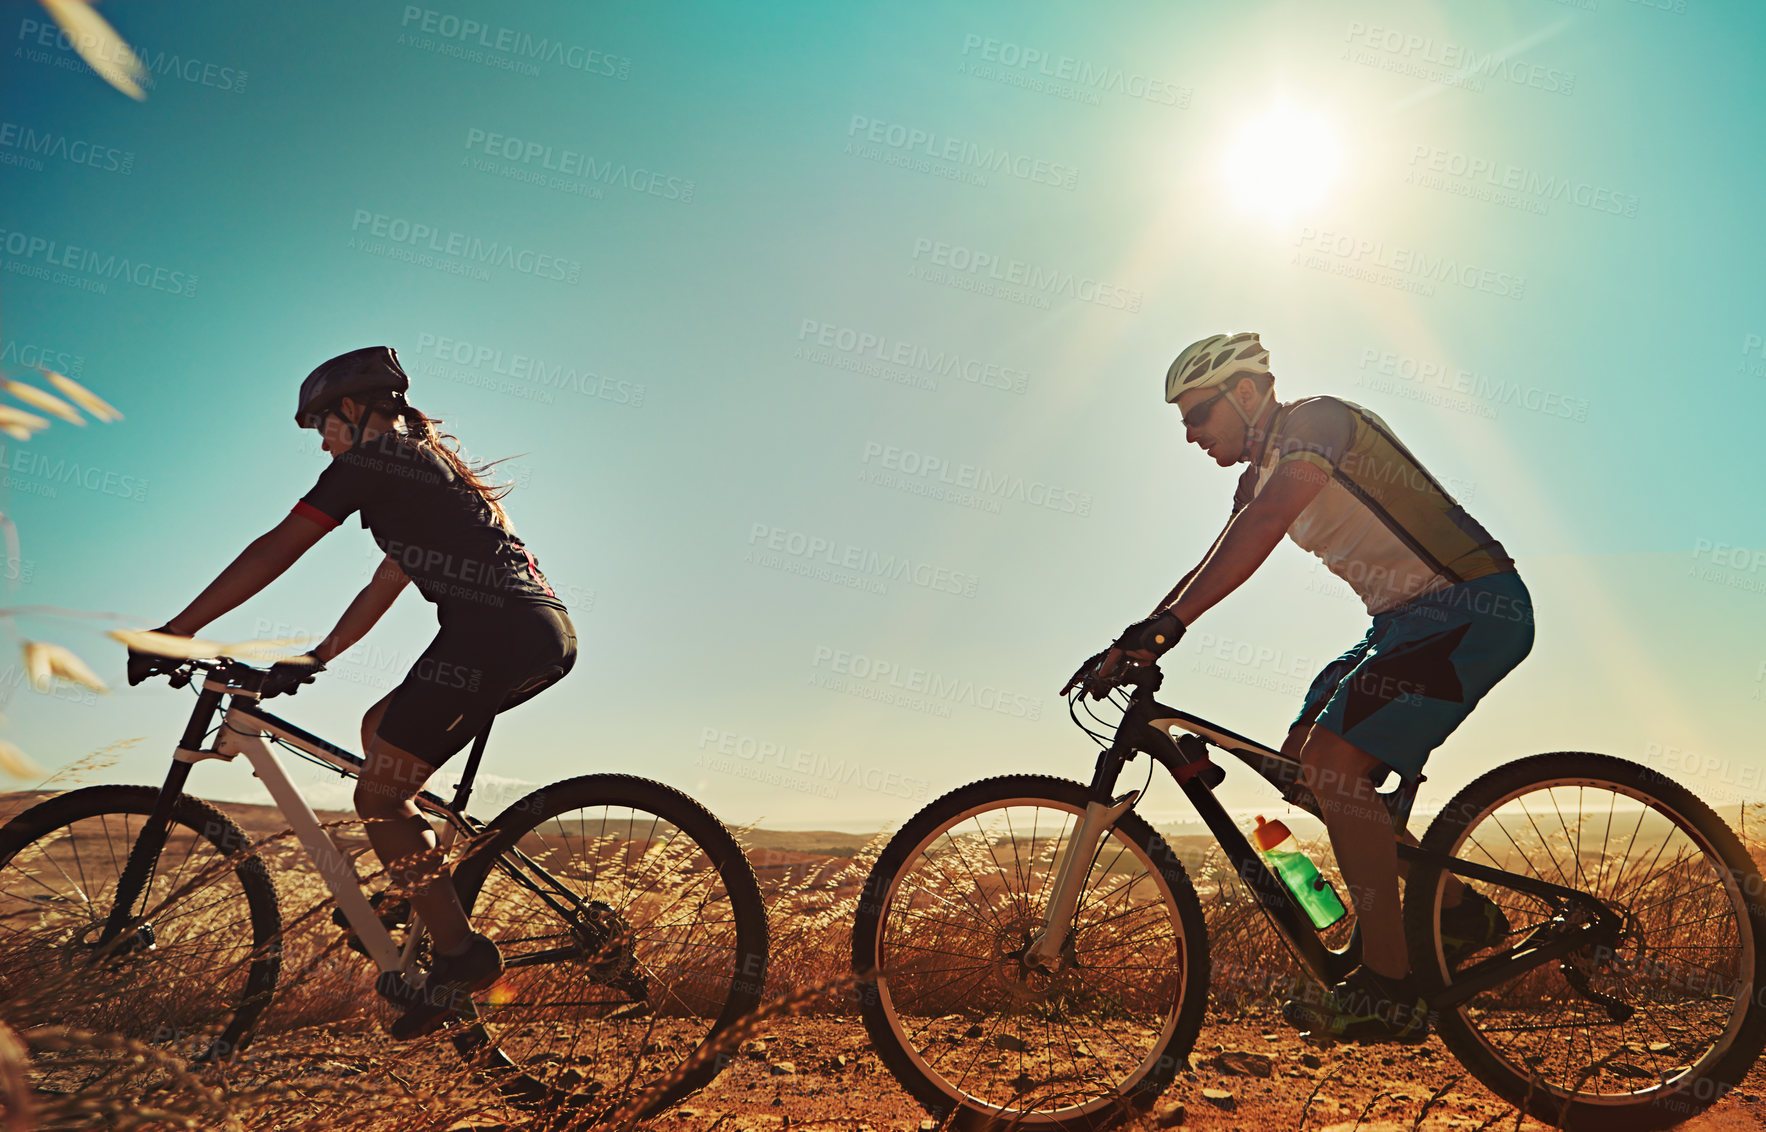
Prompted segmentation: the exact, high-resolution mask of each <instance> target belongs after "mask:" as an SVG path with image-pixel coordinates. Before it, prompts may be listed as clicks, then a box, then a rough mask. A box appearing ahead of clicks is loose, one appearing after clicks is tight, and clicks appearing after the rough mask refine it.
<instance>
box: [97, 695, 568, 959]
mask: <svg viewBox="0 0 1766 1132" xmlns="http://www.w3.org/2000/svg"><path fill="white" fill-rule="evenodd" d="M190 664H191V666H192V667H193V668H195V669H199V670H202V669H207V670H211V671H212V673H213V675H212V676H211V677H210V678H209V679H208V680H206V681H205V682H204V686H203V688H202V690H201V692H199V693H198V695H197V698H196V704H195V706H194V707H193V708H192V709H191V712H190V720H189V722H188V723H186V724H185V726H184V734H183V737H182V738H181V739H180V740H179V741H178V749H179V751H180V752H203V751H204V750H205V749H204V747H203V742H204V740H205V739H206V738H207V736H208V734H209V731H210V730H211V729H212V728H213V727H214V724H215V715H216V713H217V712H219V711H220V708H221V700H222V697H223V696H226V695H228V694H229V693H232V695H231V699H230V700H229V703H228V705H227V706H228V709H229V710H234V711H238V712H239V713H240V714H241V715H244V716H246V717H247V718H249V719H251V720H252V721H253V722H256V723H261V724H263V725H265V727H266V728H273V729H274V730H275V731H280V732H284V733H286V735H287V736H288V737H289V740H293V741H294V742H295V743H298V744H299V745H300V746H305V747H310V748H312V749H313V751H316V752H317V755H316V756H315V755H314V754H313V752H310V751H302V752H301V753H302V754H303V755H305V756H307V757H309V758H317V759H318V761H320V762H322V764H323V765H325V766H327V767H329V768H330V769H332V770H335V771H336V772H337V773H338V775H339V776H341V777H343V778H359V777H360V776H361V772H362V767H363V765H364V760H363V759H362V758H361V757H360V756H358V755H356V754H354V753H352V752H350V751H347V750H345V749H344V748H342V747H339V746H337V745H335V744H333V743H329V742H326V741H325V740H324V739H321V738H319V737H318V736H317V735H314V734H312V733H311V732H309V731H306V730H304V729H302V728H300V727H297V726H295V725H294V724H292V723H289V722H288V721H287V720H285V719H281V718H279V717H277V716H275V715H272V714H270V713H269V712H267V711H265V710H263V708H262V706H261V705H260V704H259V703H258V699H257V696H256V694H255V693H256V692H257V689H258V686H259V683H260V682H261V680H262V677H263V676H264V675H265V673H264V671H263V670H262V669H257V668H252V667H251V666H250V665H245V664H240V663H238V662H236V661H225V660H223V661H220V662H218V663H217V662H205V661H193V662H190ZM181 674H182V670H181ZM188 680H189V677H188V675H187V674H184V675H183V679H181V680H180V679H179V678H178V676H176V675H175V676H174V678H173V684H174V686H176V687H181V686H183V684H185V683H188ZM241 693H250V694H241ZM490 733H491V725H490V724H489V723H487V724H485V726H484V728H483V729H482V730H481V731H479V733H478V734H477V735H476V736H475V737H474V738H473V741H472V752H471V755H470V756H469V757H468V758H467V761H466V767H465V773H464V774H462V775H461V777H460V781H459V782H458V783H457V784H456V786H455V791H454V798H453V801H452V802H448V801H444V800H443V799H442V798H441V797H440V796H438V795H436V794H433V793H431V792H429V791H427V790H425V791H422V792H420V793H419V794H418V795H417V796H416V799H415V801H416V804H417V806H418V808H420V809H422V810H425V811H427V812H429V813H432V814H435V815H437V816H438V817H441V818H442V819H443V820H445V821H447V822H448V823H449V824H450V825H452V826H454V827H455V828H456V829H457V830H458V832H459V834H460V836H462V837H468V838H470V837H473V836H476V835H478V834H480V833H482V832H484V831H485V829H486V828H487V827H486V824H485V823H484V822H481V821H479V820H478V819H476V818H473V817H471V816H470V815H468V814H467V813H466V803H467V801H468V800H469V799H470V798H471V796H472V782H473V779H474V778H475V777H476V776H477V774H478V764H479V760H480V759H481V758H482V757H483V756H484V748H485V744H486V743H487V742H488V741H489V739H490ZM272 741H274V742H277V743H279V744H281V745H283V746H289V745H291V744H290V743H289V741H288V740H283V739H282V738H280V737H278V736H274V735H273V738H272ZM295 749H296V750H299V749H300V747H299V746H297V747H296V748H295ZM207 750H208V751H210V752H212V750H213V749H212V748H208V749H207ZM191 766H192V760H190V759H186V758H176V757H175V758H174V759H173V761H172V766H171V769H170V770H169V771H168V772H167V773H166V778H165V782H164V783H163V784H161V786H160V792H159V797H158V798H157V799H155V801H154V806H153V810H152V812H151V813H149V815H148V818H147V821H146V823H144V824H143V825H142V827H141V832H140V834H139V835H137V837H136V838H135V844H134V845H133V846H132V847H131V848H130V850H129V859H128V861H127V863H126V864H125V865H124V867H123V874H122V876H121V877H120V878H119V879H118V882H117V892H116V898H115V902H114V903H113V904H112V905H111V910H110V915H109V917H108V918H107V919H106V921H105V925H104V931H103V933H102V934H101V935H100V937H99V939H98V943H97V949H98V950H99V952H101V953H102V952H103V951H105V950H106V949H108V948H110V947H113V946H116V945H117V941H118V940H119V939H121V938H122V935H123V932H124V931H125V930H126V929H127V928H128V927H129V926H130V925H131V923H133V921H134V919H135V912H134V909H135V905H136V903H137V902H138V901H139V900H140V899H141V894H142V893H143V892H144V891H146V889H147V886H148V882H149V880H150V879H151V878H152V875H153V871H154V869H155V867H156V866H157V864H158V862H159V855H160V852H161V850H163V849H164V848H165V843H166V837H167V835H168V833H169V832H170V830H171V819H172V810H173V808H174V807H175V806H176V805H177V802H178V798H179V796H180V795H181V794H183V792H184V785H185V783H186V782H187V781H188V779H189V777H190V768H191ZM494 863H495V864H496V866H497V867H498V868H500V869H502V870H503V871H504V872H505V873H507V874H508V875H509V877H510V878H511V879H513V880H514V881H515V882H516V883H518V884H520V885H522V886H523V887H524V888H527V889H528V890H529V891H531V892H533V893H534V895H536V896H538V897H539V898H540V899H541V900H542V901H544V902H545V903H546V904H547V905H549V906H550V907H551V908H552V910H553V911H554V912H556V913H558V915H559V916H561V917H562V918H563V919H564V921H565V922H566V923H568V924H570V925H571V927H572V928H574V929H576V930H577V931H578V933H579V938H580V935H581V933H583V932H585V931H587V930H588V929H586V928H585V926H584V925H583V924H582V923H581V922H580V920H579V918H578V914H579V913H581V912H583V911H585V910H586V909H587V902H586V901H584V900H583V899H581V898H580V897H578V896H577V895H576V894H575V893H573V892H571V891H570V889H569V888H568V887H567V886H565V885H563V884H561V883H560V882H559V881H558V880H557V879H556V878H555V877H553V876H552V874H551V873H550V872H548V871H546V869H545V867H544V866H542V865H541V864H540V863H539V862H537V861H535V860H533V859H532V858H531V857H529V856H528V855H527V854H526V853H523V852H522V851H521V849H520V847H519V846H511V847H510V848H509V849H508V850H507V851H506V852H504V853H503V854H501V855H500V856H498V857H497V859H496V861H495V862H494ZM567 904H568V907H567V906H566V905H567ZM582 953H583V947H582V945H581V944H580V943H579V944H577V945H575V946H571V947H560V948H551V949H549V950H546V951H538V952H533V953H530V954H525V955H521V956H515V957H511V958H510V959H509V960H508V962H507V965H508V966H509V967H527V966H534V965H536V964H543V963H552V962H556V961H558V960H560V959H567V958H572V957H575V956H577V955H580V954H582Z"/></svg>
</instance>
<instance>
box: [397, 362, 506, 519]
mask: <svg viewBox="0 0 1766 1132" xmlns="http://www.w3.org/2000/svg"><path fill="white" fill-rule="evenodd" d="M374 408H375V409H377V410H379V411H381V412H383V413H385V414H386V415H387V416H389V417H394V418H396V419H397V420H399V421H400V422H402V423H403V424H404V429H403V431H402V432H400V433H399V434H398V435H399V436H400V438H401V439H402V440H404V441H405V443H408V444H416V445H418V446H420V447H423V448H427V449H428V450H429V451H431V452H433V453H435V454H436V455H437V456H439V457H441V458H442V459H443V460H445V461H446V462H447V463H448V465H449V466H450V467H452V468H453V469H454V475H455V476H456V477H457V478H458V480H459V486H460V487H461V489H462V490H469V491H472V492H475V493H477V495H478V497H479V498H480V499H482V500H484V504H485V506H486V507H488V508H490V512H491V517H492V518H493V519H495V520H496V523H497V525H498V526H499V527H502V528H503V529H504V530H505V531H508V532H509V533H510V534H514V533H515V526H514V524H513V523H511V522H510V521H509V513H508V512H507V511H504V510H503V504H502V502H501V501H502V498H503V497H504V496H505V495H508V494H509V492H510V491H512V490H513V489H514V487H515V485H514V484H512V483H503V484H493V483H491V482H490V481H489V480H487V479H486V478H485V477H486V476H487V475H488V474H489V472H490V470H491V469H492V468H494V467H496V466H497V465H498V464H501V463H502V462H503V461H502V460H489V461H486V462H485V463H482V464H473V463H469V462H467V460H466V456H465V453H463V452H462V451H461V450H460V438H459V437H457V436H455V435H453V434H452V433H447V432H442V431H441V430H440V429H438V428H436V426H437V425H439V424H441V423H442V422H441V418H439V417H432V416H429V415H427V414H426V413H424V412H423V411H422V410H421V409H419V408H417V407H416V406H415V405H412V404H410V403H409V402H407V401H406V400H405V399H404V398H403V397H402V396H398V395H396V394H394V395H392V396H388V397H384V398H381V399H378V400H377V403H376V404H375V406H374ZM443 441H446V442H447V443H446V444H444V443H442V442H443ZM504 459H508V457H504Z"/></svg>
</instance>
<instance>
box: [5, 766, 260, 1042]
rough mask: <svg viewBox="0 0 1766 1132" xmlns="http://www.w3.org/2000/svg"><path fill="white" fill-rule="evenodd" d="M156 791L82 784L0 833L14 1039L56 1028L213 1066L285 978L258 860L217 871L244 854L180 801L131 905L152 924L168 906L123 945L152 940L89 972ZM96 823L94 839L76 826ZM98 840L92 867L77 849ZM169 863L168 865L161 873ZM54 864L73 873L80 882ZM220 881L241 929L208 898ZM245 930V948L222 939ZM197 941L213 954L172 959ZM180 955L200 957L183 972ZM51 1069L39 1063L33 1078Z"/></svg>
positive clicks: (239, 843)
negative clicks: (126, 1040) (114, 1037)
mask: <svg viewBox="0 0 1766 1132" xmlns="http://www.w3.org/2000/svg"><path fill="white" fill-rule="evenodd" d="M159 793H160V792H159V789H158V788H157V787H153V786H89V787H86V788H84V789H80V790H74V791H70V792H69V793H66V794H61V795H57V796H55V797H53V798H50V799H48V800H47V801H44V802H40V803H38V804H37V805H35V806H32V807H31V808H30V809H28V810H25V811H23V812H22V813H20V814H18V815H17V816H15V817H14V818H13V819H12V820H11V821H9V822H7V823H6V825H5V826H3V827H0V925H4V926H5V927H6V928H7V929H8V931H7V932H6V933H3V935H4V942H3V944H0V946H3V947H4V950H5V952H6V954H5V956H4V961H0V998H4V999H5V1000H7V1001H8V1004H9V1011H10V1012H11V1014H10V1018H9V1020H10V1021H11V1022H12V1023H13V1024H15V1025H18V1026H21V1027H23V1026H29V1025H35V1024H59V1025H68V1026H74V1027H77V1028H80V1029H87V1030H97V1031H102V1032H107V1033H119V1034H122V1035H124V1036H126V1037H131V1038H135V1039H137V1040H143V1041H149V1042H153V1043H154V1044H157V1045H161V1046H165V1047H167V1048H169V1049H171V1050H172V1051H173V1052H176V1053H178V1054H180V1055H181V1056H184V1057H186V1058H189V1059H191V1060H197V1061H208V1060H215V1059H222V1058H226V1057H229V1056H231V1055H232V1054H234V1053H237V1052H238V1051H239V1050H241V1049H243V1048H244V1047H245V1046H246V1044H247V1043H248V1042H249V1041H250V1040H251V1036H252V1030H253V1027H254V1026H255V1025H256V1023H257V1021H258V1018H259V1016H260V1015H262V1013H263V1011H264V1008H265V1007H266V1006H268V1005H269V1002H270V998H271V996H272V995H273V994H274V992H275V988H276V979H277V976H278V974H279V972H280V970H281V931H282V913H281V906H280V903H279V901H278V899H277V894H276V885H275V882H274V881H273V879H272V878H271V876H270V874H269V872H268V871H267V870H266V869H265V868H264V863H263V861H262V860H261V859H260V858H259V857H257V856H256V855H255V854H251V855H247V856H245V857H243V858H241V859H239V860H237V861H236V862H235V863H234V865H233V866H232V868H230V869H229V868H227V867H226V865H225V862H226V859H227V858H229V857H230V856H232V855H233V854H235V853H239V852H241V851H248V850H249V849H250V847H251V839H250V838H249V837H247V836H246V834H245V832H244V831H243V830H241V829H240V828H239V826H238V825H236V824H235V823H234V822H233V820H232V819H231V818H229V817H227V816H226V815H225V814H223V813H221V811H220V810H218V809H216V808H215V807H214V806H211V805H209V804H208V803H207V802H203V801H199V800H198V799H196V798H192V797H191V796H189V795H188V794H185V795H181V796H180V797H179V798H178V801H177V803H176V804H175V805H174V807H173V809H172V823H173V824H172V827H171V829H169V830H168V832H167V843H166V846H165V848H164V849H163V850H162V851H161V856H160V860H159V862H158V864H157V866H156V867H155V869H154V871H153V873H152V874H151V875H150V876H149V878H148V884H147V886H146V888H145V891H144V892H143V894H142V896H141V898H140V899H141V903H140V904H139V905H138V907H140V908H141V909H142V910H143V911H148V912H150V913H151V912H152V911H153V909H155V907H156V904H155V901H168V902H167V903H163V904H161V905H159V906H158V907H159V913H158V914H150V915H149V916H148V918H147V930H148V933H149V935H145V936H144V935H140V934H137V935H136V936H135V937H132V938H134V939H146V940H148V941H149V942H150V943H151V944H152V947H151V950H147V949H142V948H139V947H131V946H127V945H125V946H123V947H121V948H119V949H118V953H117V954H115V955H113V956H112V957H111V958H109V959H108V960H106V961H104V965H103V966H102V968H100V967H97V966H94V965H93V964H92V962H91V960H92V958H93V953H92V951H93V949H92V942H93V941H94V940H95V939H96V937H97V933H98V931H99V930H100V929H101V928H102V927H103V925H104V923H105V921H106V920H107V919H108V917H109V915H110V911H111V906H112V904H113V902H114V893H115V886H116V881H117V879H118V878H119V877H120V876H121V873H122V871H123V865H124V863H125V862H126V861H127V859H128V854H129V850H130V849H131V848H132V847H133V845H134V843H135V835H136V834H138V833H139V831H140V827H141V825H142V824H143V822H144V821H145V819H146V817H147V815H148V814H149V813H150V812H151V811H152V810H153V807H154V803H155V802H156V801H157V800H158V797H159ZM112 819H114V821H113V820H112ZM93 821H96V822H97V825H96V826H95V827H94V826H81V827H79V828H78V829H76V828H75V827H76V825H77V823H81V822H93ZM180 830H182V831H183V832H182V834H181V833H180ZM94 839H101V840H103V841H104V843H105V844H104V849H105V852H104V853H103V855H102V856H100V855H99V854H98V853H97V852H96V850H97V849H98V846H95V845H90V844H87V846H86V848H87V850H89V851H88V852H85V853H82V852H81V842H82V840H86V841H88V842H89V841H91V840H94ZM204 842H206V843H207V844H208V845H209V846H211V847H212V850H213V853H212V854H209V853H207V852H203V853H202V854H201V855H202V856H204V857H207V858H209V859H207V860H205V861H202V862H198V863H197V864H196V867H195V868H194V869H193V868H191V865H192V855H193V853H195V852H196V850H197V846H199V845H200V844H202V843H204ZM180 848H182V849H183V853H182V854H180V853H179V852H178V850H179V849H180ZM173 860H177V861H178V864H177V865H176V866H175V867H168V866H171V862H172V861H173ZM63 861H67V862H68V863H69V864H72V865H73V866H74V871H75V872H76V873H78V875H79V879H78V880H75V879H74V878H73V877H72V876H70V875H69V873H68V872H67V871H66V869H65V868H64V866H63V864H62V862H63ZM55 874H59V877H58V876H56V875H55ZM227 875H231V877H232V878H233V880H234V881H236V882H237V885H238V889H237V890H236V891H237V893H238V894H242V895H243V897H244V899H245V903H246V907H245V913H246V915H245V916H244V917H240V916H239V915H238V909H237V908H236V906H235V905H236V903H237V900H236V899H232V900H229V899H228V895H227V893H226V892H224V891H223V892H222V893H221V895H220V896H219V897H216V898H213V899H210V898H207V897H205V896H204V893H205V892H206V891H207V890H209V889H221V888H223V887H224V886H226V885H227V882H226V881H225V880H224V878H225V877H226V876H227ZM205 877H206V878H207V879H206V880H205V879H204V878H205ZM192 886H196V887H192ZM62 889H65V890H67V891H60V890H62ZM217 907H221V908H223V912H222V913H221V916H222V917H223V918H222V919H221V920H220V922H219V923H218V925H217V924H216V922H215V920H216V917H215V916H213V915H205V913H209V912H210V911H211V910H212V909H215V908H217ZM226 907H233V912H232V915H233V917H234V918H233V919H230V920H229V919H226V918H224V917H226V916H227V915H228V913H227V912H226V911H225V908H226ZM247 923H249V939H238V938H230V937H238V936H240V935H242V934H244V931H243V929H245V928H246V926H247ZM204 937H208V938H211V939H213V938H214V937H220V938H218V939H215V941H214V942H215V946H213V947H210V946H209V945H208V944H207V943H203V944H202V945H201V946H200V947H199V948H197V947H193V948H190V949H180V948H179V947H178V941H179V940H180V939H181V938H187V939H190V940H191V941H192V942H193V943H194V942H195V941H197V940H200V939H203V938H204ZM180 955H191V956H197V955H200V956H202V957H203V958H202V959H201V962H200V964H199V965H197V966H195V967H194V968H192V969H184V968H175V967H174V966H173V964H174V963H175V961H176V960H177V958H178V957H179V956H180ZM101 973H108V974H110V975H112V976H114V977H111V978H103V977H100V974H101ZM155 976H158V981H157V982H156V981H155ZM51 992H53V993H51ZM70 1056H71V1055H70ZM50 1057H51V1055H45V1054H40V1055H39V1056H38V1066H39V1069H40V1070H41V1069H44V1068H45V1067H46V1061H47V1059H49V1058H50ZM63 1060H66V1058H64V1059H63Z"/></svg>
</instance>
